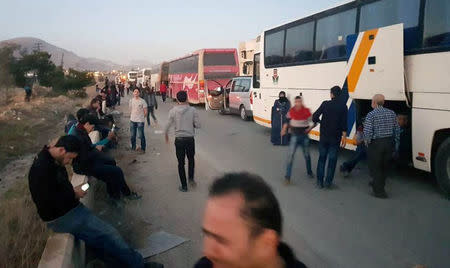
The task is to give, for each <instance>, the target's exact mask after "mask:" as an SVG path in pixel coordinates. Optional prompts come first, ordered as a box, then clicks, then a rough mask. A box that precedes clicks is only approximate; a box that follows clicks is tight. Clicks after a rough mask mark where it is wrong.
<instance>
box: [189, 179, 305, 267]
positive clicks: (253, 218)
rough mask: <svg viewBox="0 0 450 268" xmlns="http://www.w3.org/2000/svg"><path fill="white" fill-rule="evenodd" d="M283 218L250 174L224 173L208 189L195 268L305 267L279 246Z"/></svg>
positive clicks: (265, 189) (270, 193) (266, 190)
mask: <svg viewBox="0 0 450 268" xmlns="http://www.w3.org/2000/svg"><path fill="white" fill-rule="evenodd" d="M282 222H283V219H282V215H281V210H280V205H279V204H278V200H277V199H276V197H275V195H274V193H273V191H272V189H271V188H270V186H269V185H267V183H266V182H264V180H263V179H262V178H261V177H259V176H257V175H252V174H249V173H229V174H225V175H224V176H223V177H221V178H219V179H217V180H216V181H215V182H214V183H213V185H212V186H211V188H210V191H209V197H208V201H207V203H206V209H205V214H204V218H203V226H202V229H203V233H204V238H203V247H204V248H203V253H204V254H205V257H203V258H201V259H200V260H199V261H198V262H197V264H196V265H195V268H213V267H223V268H233V267H241V268H250V267H273V268H282V267H284V268H306V266H305V265H304V264H303V263H302V262H300V261H298V260H297V259H296V258H295V255H294V253H293V252H292V250H291V249H290V248H289V246H288V245H287V244H285V243H283V242H281V234H282V229H283V228H282V227H283V226H282Z"/></svg>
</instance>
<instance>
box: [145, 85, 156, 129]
mask: <svg viewBox="0 0 450 268" xmlns="http://www.w3.org/2000/svg"><path fill="white" fill-rule="evenodd" d="M142 98H143V99H144V100H145V102H146V103H147V109H148V112H147V117H146V119H147V125H148V126H150V116H151V117H152V118H153V120H154V121H155V125H156V124H158V120H157V119H156V116H155V109H156V110H158V102H157V101H156V94H155V88H154V87H152V88H151V89H150V87H149V86H148V84H147V83H145V87H144V90H143V91H142Z"/></svg>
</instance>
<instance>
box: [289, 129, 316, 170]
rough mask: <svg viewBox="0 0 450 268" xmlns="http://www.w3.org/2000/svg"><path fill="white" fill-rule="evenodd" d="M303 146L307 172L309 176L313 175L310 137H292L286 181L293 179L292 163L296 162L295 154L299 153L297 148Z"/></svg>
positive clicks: (304, 135)
mask: <svg viewBox="0 0 450 268" xmlns="http://www.w3.org/2000/svg"><path fill="white" fill-rule="evenodd" d="M299 146H301V147H302V149H303V156H304V157H305V162H306V171H307V173H308V175H312V169H311V156H310V155H309V138H308V135H306V134H303V135H292V136H291V141H290V143H289V151H288V157H287V161H286V162H287V164H286V176H285V178H286V179H290V178H291V174H292V162H293V161H294V156H295V152H296V151H297V148H298V147H299Z"/></svg>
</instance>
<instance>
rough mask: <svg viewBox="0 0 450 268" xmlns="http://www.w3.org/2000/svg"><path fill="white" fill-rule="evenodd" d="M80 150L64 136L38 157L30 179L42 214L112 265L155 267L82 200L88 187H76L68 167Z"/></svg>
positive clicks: (55, 228) (51, 225)
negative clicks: (145, 262) (70, 178)
mask: <svg viewBox="0 0 450 268" xmlns="http://www.w3.org/2000/svg"><path fill="white" fill-rule="evenodd" d="M80 149H81V143H80V141H79V140H78V139H77V138H75V137H73V136H63V137H61V138H60V139H59V140H58V141H57V142H56V144H55V145H54V146H45V147H44V148H43V149H42V150H41V152H39V154H38V155H37V157H36V158H35V159H34V162H33V165H32V166H31V168H30V173H29V176H28V181H29V187H30V192H31V197H32V198H33V201H34V203H35V204H36V207H37V210H38V213H39V216H40V217H41V219H42V220H43V221H45V222H46V223H47V226H48V227H49V228H50V229H52V230H53V231H54V232H56V233H70V234H72V235H73V236H74V237H75V238H77V239H81V240H83V241H84V242H85V243H86V245H87V246H89V247H90V248H92V249H93V250H94V251H95V252H96V253H99V257H100V258H103V257H105V255H106V256H107V258H105V259H104V260H105V261H106V262H107V265H108V267H136V268H143V267H152V266H151V265H150V264H149V266H144V261H143V259H142V256H141V255H140V254H139V253H138V252H136V251H135V250H133V249H132V248H131V247H130V246H128V244H127V243H126V242H125V241H124V240H123V238H122V237H121V236H120V234H119V232H118V231H117V230H116V229H115V228H114V227H112V226H111V225H109V224H108V223H106V222H104V221H102V220H100V219H99V218H97V217H96V216H95V215H94V214H93V213H92V212H91V211H90V210H89V209H88V208H86V207H85V206H83V204H81V203H80V201H79V200H80V198H83V197H84V195H85V194H86V191H87V190H86V191H84V190H82V188H81V185H78V186H76V187H73V186H72V184H71V183H70V181H69V177H68V175H67V171H66V168H65V165H68V164H69V163H70V161H71V160H72V159H74V158H75V157H77V155H78V153H79V151H80ZM156 267H157V266H156Z"/></svg>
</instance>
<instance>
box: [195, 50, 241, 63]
mask: <svg viewBox="0 0 450 268" xmlns="http://www.w3.org/2000/svg"><path fill="white" fill-rule="evenodd" d="M203 61H204V65H205V66H218V65H236V61H235V58H234V53H233V52H230V53H205V57H204V60H203Z"/></svg>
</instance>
